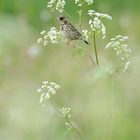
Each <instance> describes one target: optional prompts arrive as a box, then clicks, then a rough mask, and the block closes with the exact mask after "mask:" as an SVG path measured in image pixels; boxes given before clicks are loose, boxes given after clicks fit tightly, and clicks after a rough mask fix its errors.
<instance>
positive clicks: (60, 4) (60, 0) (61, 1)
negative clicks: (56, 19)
mask: <svg viewBox="0 0 140 140" xmlns="http://www.w3.org/2000/svg"><path fill="white" fill-rule="evenodd" d="M64 6H65V0H58V2H57V3H56V10H58V11H59V12H60V13H62V12H63V11H64Z"/></svg>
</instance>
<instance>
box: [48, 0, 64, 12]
mask: <svg viewBox="0 0 140 140" xmlns="http://www.w3.org/2000/svg"><path fill="white" fill-rule="evenodd" d="M65 3H66V2H65V0H50V1H49V2H48V4H47V7H48V8H50V9H51V10H52V11H53V10H54V9H56V10H57V11H59V12H60V13H62V12H63V11H64V6H65Z"/></svg>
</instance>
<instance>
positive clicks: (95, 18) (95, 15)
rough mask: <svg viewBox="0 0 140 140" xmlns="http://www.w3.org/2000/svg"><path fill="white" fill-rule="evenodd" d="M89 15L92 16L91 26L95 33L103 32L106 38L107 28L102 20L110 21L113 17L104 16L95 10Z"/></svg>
mask: <svg viewBox="0 0 140 140" xmlns="http://www.w3.org/2000/svg"><path fill="white" fill-rule="evenodd" d="M88 15H89V16H91V19H90V20H89V25H90V27H91V29H92V30H93V31H96V32H101V33H102V35H103V38H105V37H106V27H105V25H104V24H103V22H102V20H101V19H102V18H106V19H108V20H111V19H112V17H111V16H109V15H108V14H103V13H99V12H95V11H94V10H88Z"/></svg>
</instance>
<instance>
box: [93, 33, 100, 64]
mask: <svg viewBox="0 0 140 140" xmlns="http://www.w3.org/2000/svg"><path fill="white" fill-rule="evenodd" d="M93 37H94V51H95V57H96V63H97V66H99V60H98V54H97V47H96V32H95V31H94V35H93Z"/></svg>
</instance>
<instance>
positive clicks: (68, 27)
mask: <svg viewBox="0 0 140 140" xmlns="http://www.w3.org/2000/svg"><path fill="white" fill-rule="evenodd" d="M58 19H59V22H60V29H61V31H62V32H63V33H64V36H65V37H66V38H67V39H68V41H69V42H70V41H72V40H82V41H83V42H85V43H86V44H88V45H89V44H90V43H89V42H87V41H86V40H83V38H82V35H81V33H80V32H79V31H78V30H77V29H76V28H75V27H74V26H73V25H72V24H71V23H70V22H69V21H68V20H67V18H66V17H64V16H60V17H59V18H58ZM69 42H68V44H69Z"/></svg>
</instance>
